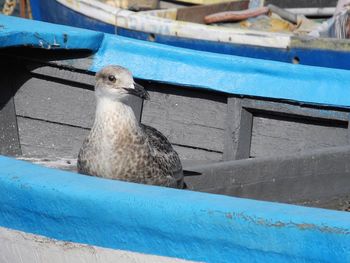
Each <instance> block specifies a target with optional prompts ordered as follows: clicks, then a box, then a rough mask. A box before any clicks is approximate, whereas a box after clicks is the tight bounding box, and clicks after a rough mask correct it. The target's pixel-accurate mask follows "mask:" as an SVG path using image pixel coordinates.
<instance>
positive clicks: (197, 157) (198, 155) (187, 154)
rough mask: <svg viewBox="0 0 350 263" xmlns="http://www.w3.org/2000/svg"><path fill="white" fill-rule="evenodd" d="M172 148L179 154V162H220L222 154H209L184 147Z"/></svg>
mask: <svg viewBox="0 0 350 263" xmlns="http://www.w3.org/2000/svg"><path fill="white" fill-rule="evenodd" d="M173 148H174V149H175V151H176V152H177V153H178V154H179V156H180V159H181V161H190V162H191V163H192V165H193V162H196V161H201V162H206V161H221V160H222V153H219V152H211V151H207V150H203V149H196V148H190V147H185V146H179V145H174V144H173Z"/></svg>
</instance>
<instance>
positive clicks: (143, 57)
mask: <svg viewBox="0 0 350 263" xmlns="http://www.w3.org/2000/svg"><path fill="white" fill-rule="evenodd" d="M0 25H2V27H1V28H0V40H1V41H0V47H11V46H19V45H22V46H23V45H24V46H27V45H31V46H35V47H39V48H48V47H51V48H52V47H54V46H55V45H53V44H54V43H58V45H59V46H57V48H67V49H88V50H91V51H93V52H95V54H94V56H92V57H91V60H89V63H86V65H85V68H84V69H86V70H90V71H94V72H96V71H98V70H99V69H101V68H102V67H104V66H106V65H110V64H118V65H122V66H125V67H127V68H129V69H130V70H131V71H132V73H133V74H134V76H135V77H137V78H141V79H146V80H153V81H159V82H166V83H171V84H176V85H180V86H183V88H186V87H191V88H193V87H194V88H204V89H210V90H214V91H221V92H226V93H229V94H237V95H246V96H256V97H265V98H274V99H286V100H292V101H297V102H303V103H312V104H322V105H332V106H338V107H349V106H350V89H349V88H348V87H350V71H349V70H342V69H334V68H322V67H312V66H305V65H293V64H288V63H281V62H276V61H270V60H259V59H253V58H246V57H239V56H229V55H223V54H216V53H210V52H202V51H194V50H190V49H182V48H177V47H172V46H167V45H161V44H156V43H150V42H145V41H140V40H135V39H130V38H125V37H120V36H116V35H111V34H104V33H98V32H94V31H89V30H84V29H78V28H72V27H67V26H60V25H52V24H48V23H42V22H38V21H31V20H23V19H19V18H13V17H5V16H0ZM33 28H34V30H33ZM65 39H66V40H67V41H66V43H64V42H65ZM43 40H45V41H43ZM62 41H63V43H62ZM43 43H44V44H43ZM45 43H47V45H46V44H45ZM90 62H91V63H90ZM60 63H62V64H64V62H62V61H61V62H60ZM68 63H69V64H70V65H72V64H71V63H72V61H69V62H68ZM73 64H74V63H73ZM79 64H80V65H81V64H82V63H79Z"/></svg>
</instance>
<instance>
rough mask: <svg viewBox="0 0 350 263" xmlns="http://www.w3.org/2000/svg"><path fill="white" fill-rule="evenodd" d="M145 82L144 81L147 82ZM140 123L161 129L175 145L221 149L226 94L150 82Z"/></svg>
mask: <svg viewBox="0 0 350 263" xmlns="http://www.w3.org/2000/svg"><path fill="white" fill-rule="evenodd" d="M146 85H147V84H146ZM147 88H148V89H149V91H150V96H151V100H150V101H146V102H145V104H144V109H143V116H142V123H145V124H147V125H150V126H153V127H155V128H156V129H158V130H159V131H161V132H162V133H163V134H164V135H165V136H167V137H168V138H169V140H170V141H171V142H172V143H174V144H178V145H183V146H186V145H188V146H190V147H192V148H199V149H203V150H210V151H216V152H222V151H223V140H224V126H225V124H224V123H225V115H226V101H225V100H226V98H225V97H224V96H223V95H217V94H215V93H209V94H206V93H205V92H204V93H203V92H199V91H192V90H189V89H184V88H182V89H181V90H180V89H178V88H176V87H171V86H170V85H164V86H162V87H155V86H154V84H150V85H149V86H148V87H147Z"/></svg>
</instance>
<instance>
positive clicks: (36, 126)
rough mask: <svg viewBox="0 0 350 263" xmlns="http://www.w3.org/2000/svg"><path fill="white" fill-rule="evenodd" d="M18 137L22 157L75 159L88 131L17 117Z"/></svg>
mask: <svg viewBox="0 0 350 263" xmlns="http://www.w3.org/2000/svg"><path fill="white" fill-rule="evenodd" d="M17 119H18V127H19V137H20V140H21V146H22V153H23V155H24V156H30V157H45V158H58V157H63V158H77V156H78V152H79V149H80V147H81V145H82V143H83V140H84V138H85V137H86V136H87V134H88V132H89V131H88V130H86V129H82V128H77V127H71V126H67V125H60V124H56V123H49V122H45V121H40V120H33V119H28V118H23V117H18V118H17Z"/></svg>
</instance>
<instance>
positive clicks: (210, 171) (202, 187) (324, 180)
mask: <svg viewBox="0 0 350 263" xmlns="http://www.w3.org/2000/svg"><path fill="white" fill-rule="evenodd" d="M349 158H350V146H341V147H331V148H327V149H318V150H313V151H310V152H302V153H295V154H291V155H279V156H274V157H269V158H257V159H246V160H237V161H229V162H221V163H217V164H209V165H199V166H198V165H197V166H192V167H190V166H187V169H188V170H191V171H195V172H199V173H202V175H199V176H193V177H187V178H186V183H187V185H188V186H189V187H190V188H191V189H194V190H199V191H203V192H211V193H220V194H227V195H233V196H239V197H245V198H254V199H260V200H269V201H277V202H288V203H298V204H304V205H308V206H317V207H328V208H333V209H343V208H344V205H346V201H347V202H349V201H350V199H349V198H348V197H349V196H350V194H349V193H350V187H349V184H350V169H349V162H348V160H349Z"/></svg>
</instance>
